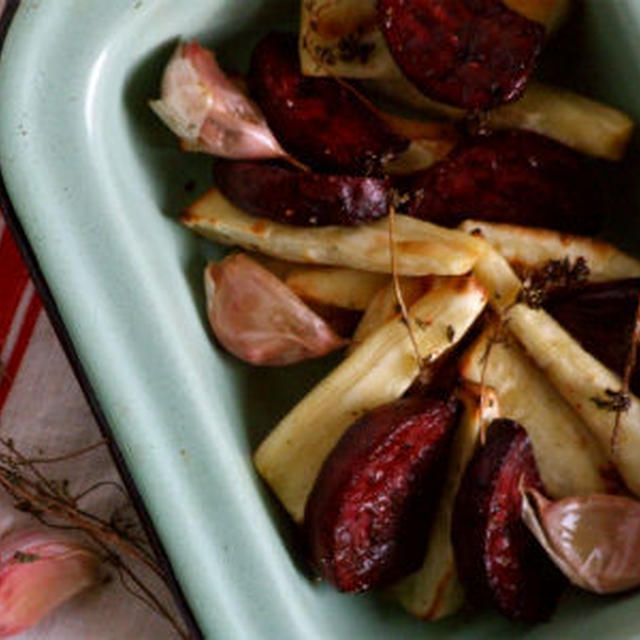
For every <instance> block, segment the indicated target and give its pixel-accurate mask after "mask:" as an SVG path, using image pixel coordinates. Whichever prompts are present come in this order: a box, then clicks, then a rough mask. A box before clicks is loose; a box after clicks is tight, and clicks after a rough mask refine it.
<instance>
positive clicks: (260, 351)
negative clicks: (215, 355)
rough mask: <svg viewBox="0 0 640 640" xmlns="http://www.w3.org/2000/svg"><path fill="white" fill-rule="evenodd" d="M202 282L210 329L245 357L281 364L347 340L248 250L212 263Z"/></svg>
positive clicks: (323, 351)
mask: <svg viewBox="0 0 640 640" xmlns="http://www.w3.org/2000/svg"><path fill="white" fill-rule="evenodd" d="M204 282H205V292H206V297H207V315H208V318H209V324H210V325H211V329H212V330H213V332H214V334H215V336H216V338H217V339H218V341H219V342H220V344H222V346H223V347H224V348H225V349H226V350H227V351H229V352H230V353H232V354H233V355H235V356H237V357H238V358H240V359H241V360H244V361H246V362H250V363H251V364H256V365H265V366H281V365H286V364H293V363H295V362H301V361H302V360H307V359H309V358H317V357H320V356H323V355H325V354H327V353H329V352H331V351H334V350H335V349H339V348H341V347H344V346H345V345H346V344H347V341H346V340H344V339H343V338H340V337H339V336H338V335H336V334H335V333H334V331H333V330H332V329H331V327H329V325H328V324H327V323H326V322H325V321H324V320H323V319H322V318H321V317H320V316H319V315H317V314H316V313H315V312H313V311H312V310H311V309H310V308H309V307H308V306H307V305H306V304H305V303H304V302H303V301H302V300H301V299H300V298H299V297H298V296H297V295H296V294H295V293H293V291H291V289H289V287H287V286H286V285H285V284H284V283H283V282H282V281H281V280H279V279H278V278H277V277H276V276H274V275H273V274H272V273H270V272H269V271H267V270H266V269H265V268H264V267H262V266H260V265H259V264H258V263H257V262H255V261H254V260H252V259H251V258H249V257H247V256H246V255H244V254H241V253H240V254H234V255H231V256H229V257H227V258H225V259H224V260H223V261H222V262H221V263H218V264H215V263H211V264H209V265H208V266H207V268H206V270H205V274H204Z"/></svg>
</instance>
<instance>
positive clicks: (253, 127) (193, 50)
mask: <svg viewBox="0 0 640 640" xmlns="http://www.w3.org/2000/svg"><path fill="white" fill-rule="evenodd" d="M149 106H150V107H151V108H152V109H153V111H155V113H156V114H157V115H158V117H159V118H160V119H161V120H162V121H163V122H164V123H165V124H166V125H167V126H168V127H169V129H171V130H172V131H173V132H174V133H175V134H176V135H177V136H178V137H179V138H180V139H181V140H182V144H183V147H184V148H185V150H187V151H203V152H205V153H211V154H213V155H216V156H221V157H224V158H231V159H245V160H250V159H254V160H255V159H266V158H286V157H288V156H287V153H286V152H285V151H284V150H283V149H282V147H281V146H280V144H279V143H278V141H277V140H276V138H275V136H274V135H273V133H272V132H271V130H270V129H269V126H268V125H267V122H266V120H265V118H264V115H263V114H262V112H261V111H260V108H259V107H258V105H256V104H255V103H254V102H253V101H252V100H250V99H249V97H248V96H247V95H245V93H244V92H243V90H242V88H241V87H240V86H239V85H237V84H235V83H234V82H232V81H231V80H230V79H229V78H228V77H227V75H226V74H225V73H224V72H223V71H222V69H220V67H219V65H218V63H217V61H216V58H215V55H214V53H213V52H212V51H209V50H208V49H205V48H204V47H202V46H200V45H199V44H198V43H197V42H196V41H195V40H194V41H191V42H189V43H181V44H179V45H178V47H177V49H176V51H175V53H174V54H173V56H172V58H171V60H170V61H169V63H168V65H167V67H166V69H165V72H164V76H163V79H162V97H161V99H160V100H153V101H151V102H150V103H149Z"/></svg>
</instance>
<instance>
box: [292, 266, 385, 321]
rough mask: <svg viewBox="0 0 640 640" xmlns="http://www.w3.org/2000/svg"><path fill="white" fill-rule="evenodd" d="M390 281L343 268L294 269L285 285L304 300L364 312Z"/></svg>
mask: <svg viewBox="0 0 640 640" xmlns="http://www.w3.org/2000/svg"><path fill="white" fill-rule="evenodd" d="M388 282H389V276H387V275H385V274H382V273H371V272H370V271H357V270H355V269H343V268H340V267H302V268H299V269H294V270H293V271H291V272H290V273H289V274H288V275H287V277H286V278H285V283H286V285H287V286H288V287H289V289H291V290H292V291H294V293H296V294H298V295H299V296H300V297H301V298H303V299H304V300H309V301H312V302H319V303H320V304H326V305H330V306H333V307H340V308H341V309H353V310H355V311H364V310H365V309H366V308H367V306H368V305H369V303H370V302H371V300H372V298H373V297H374V296H375V295H376V293H378V291H380V289H382V288H383V287H384V286H385V285H386V284H388Z"/></svg>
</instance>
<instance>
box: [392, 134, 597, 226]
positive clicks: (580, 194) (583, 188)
mask: <svg viewBox="0 0 640 640" xmlns="http://www.w3.org/2000/svg"><path fill="white" fill-rule="evenodd" d="M591 173H592V172H591V166H590V165H589V164H588V163H587V161H586V160H585V159H584V158H582V156H580V155H579V154H577V153H576V152H574V151H572V150H571V149H568V148H567V147H565V146H563V145H561V144H558V143H557V142H554V141H553V140H550V139H548V138H545V137H544V136H540V135H537V134H535V133H529V132H525V131H506V132H499V133H494V134H492V135H488V136H477V137H474V138H472V139H471V140H469V141H467V142H466V143H464V144H462V145H461V146H459V147H458V148H457V149H456V150H454V151H453V152H452V153H451V154H450V155H449V156H447V157H446V158H445V159H444V160H442V161H441V162H439V163H437V164H435V165H433V166H432V167H430V168H429V169H426V170H425V171H421V172H419V173H415V174H413V175H411V176H408V177H406V178H404V179H402V180H401V181H400V182H399V187H400V189H401V190H402V191H404V192H406V193H407V195H408V196H409V204H408V207H407V210H406V213H408V214H409V215H412V216H414V217H416V218H421V219H423V220H428V221H430V222H435V223H437V224H441V225H444V226H448V227H453V226H457V225H458V224H459V223H460V222H462V221H463V220H465V219H467V218H473V219H475V220H487V221H491V222H505V223H510V224H520V225H525V226H529V227H547V228H550V229H558V230H560V231H572V232H576V233H583V234H591V233H593V232H595V231H597V230H598V228H599V226H600V224H601V218H602V210H603V205H602V198H601V197H599V190H598V189H597V187H596V186H595V183H594V181H593V180H592V179H591V178H590V175H591Z"/></svg>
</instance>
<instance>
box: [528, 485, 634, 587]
mask: <svg viewBox="0 0 640 640" xmlns="http://www.w3.org/2000/svg"><path fill="white" fill-rule="evenodd" d="M522 495H523V499H522V518H523V520H524V522H525V523H526V525H527V526H528V527H529V529H530V530H531V532H532V533H533V534H534V536H535V537H536V538H537V540H538V542H539V543H540V544H541V545H542V546H543V547H544V549H545V550H546V551H547V553H548V554H549V556H550V558H551V559H552V560H553V561H554V562H555V564H556V565H557V566H558V567H559V568H560V570H561V571H562V572H563V573H564V574H565V575H566V576H567V578H569V580H570V581H571V582H572V583H573V584H575V585H576V586H578V587H581V588H583V589H586V590H587V591H593V592H595V593H601V594H605V593H618V592H621V591H627V590H629V589H633V588H636V587H640V502H639V501H637V500H633V499H631V498H627V497H625V496H617V495H605V494H592V495H585V496H576V497H571V498H565V499H563V500H559V501H557V502H552V501H550V500H548V499H547V498H545V497H544V496H543V495H541V494H540V493H539V492H537V491H535V490H532V489H524V490H523V492H522Z"/></svg>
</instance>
